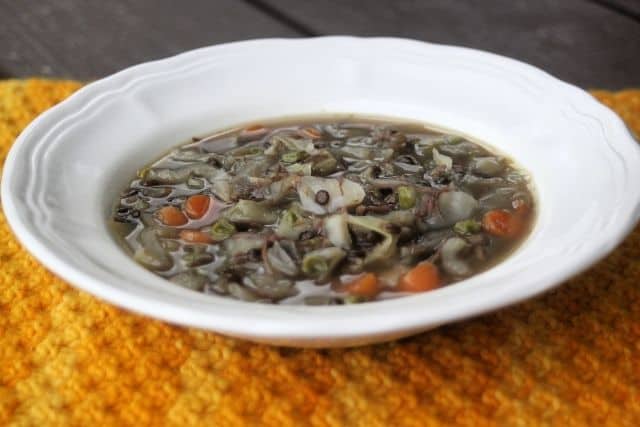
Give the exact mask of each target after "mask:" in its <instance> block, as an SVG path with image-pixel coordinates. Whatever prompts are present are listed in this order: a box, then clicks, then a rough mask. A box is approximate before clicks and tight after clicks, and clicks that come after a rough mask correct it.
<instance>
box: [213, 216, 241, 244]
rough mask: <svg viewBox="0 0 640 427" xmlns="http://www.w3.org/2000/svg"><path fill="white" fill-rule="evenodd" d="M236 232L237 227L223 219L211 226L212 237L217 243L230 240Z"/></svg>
mask: <svg viewBox="0 0 640 427" xmlns="http://www.w3.org/2000/svg"><path fill="white" fill-rule="evenodd" d="M235 232H236V227H235V226H234V225H233V224H231V223H230V222H229V221H227V220H226V219H224V218H223V219H221V220H219V221H217V222H216V223H215V224H213V225H212V226H211V231H210V234H211V237H212V238H213V240H215V241H221V240H225V239H228V238H229V237H231V236H232V235H233V234H235Z"/></svg>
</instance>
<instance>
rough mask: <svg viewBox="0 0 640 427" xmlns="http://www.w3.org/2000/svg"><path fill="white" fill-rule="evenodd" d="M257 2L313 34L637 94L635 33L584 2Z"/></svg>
mask: <svg viewBox="0 0 640 427" xmlns="http://www.w3.org/2000/svg"><path fill="white" fill-rule="evenodd" d="M263 1H265V2H266V3H268V4H269V5H270V6H271V7H273V8H275V9H277V10H279V11H281V12H282V13H286V14H288V16H290V17H291V18H292V19H294V20H297V21H300V22H301V23H302V24H303V25H305V26H306V27H308V28H309V29H310V30H311V31H314V32H317V33H319V34H356V35H366V36H373V35H379V36H400V37H411V38H416V39H419V40H426V41H431V42H437V43H445V44H456V45H462V46H468V47H473V48H478V49H485V50H488V51H491V52H495V53H499V54H503V55H507V56H511V57H514V58H517V59H520V60H523V61H525V62H529V63H531V64H533V65H536V66H538V67H541V68H543V69H545V70H547V71H549V72H550V73H552V74H554V75H556V76H557V77H559V78H561V79H564V80H567V81H569V82H572V83H574V84H577V85H580V86H582V87H602V88H612V89H613V88H622V87H628V86H640V25H639V24H638V22H636V21H635V20H633V19H631V18H629V17H626V16H624V15H622V14H619V13H616V12H615V11H612V10H610V9H608V8H606V7H603V6H601V5H598V4H595V3H592V2H590V1H586V0H562V1H557V0H537V1H530V0H491V1H483V0H457V1H449V0H431V1H428V2H427V1H419V0H396V1H394V2H377V3H374V2H371V1H367V0H349V1H341V0H324V1H314V2H307V1H298V0H263ZM630 1H632V2H637V3H640V0H630Z"/></svg>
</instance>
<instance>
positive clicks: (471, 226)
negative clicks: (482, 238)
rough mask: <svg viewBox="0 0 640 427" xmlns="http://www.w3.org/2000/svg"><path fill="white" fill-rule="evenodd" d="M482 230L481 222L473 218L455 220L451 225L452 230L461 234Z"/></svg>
mask: <svg viewBox="0 0 640 427" xmlns="http://www.w3.org/2000/svg"><path fill="white" fill-rule="evenodd" d="M480 230H482V224H480V223H479V222H478V221H476V220H475V219H466V220H464V221H458V222H456V225H454V226H453V231H455V232H456V233H458V234H462V235H470V234H475V233H478V232H480Z"/></svg>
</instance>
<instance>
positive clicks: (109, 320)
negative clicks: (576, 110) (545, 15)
mask: <svg viewBox="0 0 640 427" xmlns="http://www.w3.org/2000/svg"><path fill="white" fill-rule="evenodd" d="M78 87H79V84H78V83H74V82H55V81H43V80H26V81H6V82H2V83H0V162H3V161H4V158H5V157H6V153H7V150H8V148H9V146H10V145H11V144H12V142H13V140H14V139H15V137H16V136H17V135H18V133H19V132H20V130H21V129H22V128H23V127H24V126H25V125H27V123H28V122H29V121H30V120H32V119H33V118H34V117H35V116H36V115H37V114H39V113H40V112H42V111H43V110H45V109H47V108H48V107H50V106H52V105H54V104H55V103H57V102H59V101H61V100H62V99H63V98H64V97H66V96H67V95H69V94H70V93H71V92H73V91H74V90H75V89H77V88H78ZM595 95H596V96H597V97H598V98H599V99H600V100H601V101H603V102H604V103H606V104H607V105H609V106H611V107H612V108H613V109H615V110H616V111H617V112H618V113H619V114H620V115H621V116H622V117H623V118H624V119H625V120H626V121H627V123H628V124H629V126H630V127H631V128H632V129H634V130H635V132H636V133H640V91H625V92H619V93H608V92H595ZM638 184H639V185H640V183H638ZM347 326H348V325H347ZM5 424H13V425H33V426H47V425H61V426H75V425H77V426H107V425H114V426H123V425H135V426H142V425H177V426H191V425H209V426H236V425H238V426H241V425H272V426H288V425H295V426H297V425H301V426H304V425H313V426H342V425H347V426H350V425H354V426H367V427H369V426H423V425H425V426H430V425H469V426H483V425H508V426H528V425H559V426H572V425H580V426H582V425H591V426H601V425H612V426H614V425H615V426H618V425H629V426H633V425H635V426H637V425H640V228H636V230H635V231H634V232H633V234H632V235H631V236H629V237H628V238H627V239H626V241H625V242H624V243H623V244H622V245H621V246H620V247H619V248H618V249H617V250H616V251H615V252H614V253H613V254H612V255H610V256H609V257H608V258H607V259H606V260H605V261H603V262H601V263H599V264H598V265H596V266H595V267H593V268H591V269H590V270H589V271H588V272H586V273H585V274H582V275H581V276H579V277H577V278H575V279H573V280H571V281H569V282H568V283H567V284H565V285H563V286H562V287H561V288H559V289H557V290H555V291H553V292H551V293H549V294H547V295H544V296H542V297H539V298H537V299H534V300H532V301H529V302H526V303H524V304H520V305H517V306H514V307H510V308H508V309H505V310H502V311H499V312H497V313H493V314H490V315H486V316H483V317H479V318H477V319H473V320H469V321H465V322H461V323H457V324H454V325H448V326H444V327H441V328H439V329H437V330H435V331H431V332H428V333H424V334H422V335H418V336H415V337H412V338H408V339H404V340H401V341H399V342H392V343H387V344H381V345H375V346H368V347H362V348H354V349H340V350H298V349H285V348H275V347H269V346H265V345H257V344H252V343H248V342H245V341H241V340H235V339H231V338H227V337H223V336H220V335H217V334H213V333H208V332H202V331H198V330H192V329H184V328H180V327H175V326H170V325H167V324H165V323H162V322H159V321H155V320H151V319H147V318H144V317H141V316H137V315H133V314H130V313H127V312H124V311H122V310H120V309H117V308H115V307H113V306H111V305H108V304H105V303H102V302H100V301H98V300H97V299H95V298H93V297H92V296H90V295H88V294H86V293H84V292H80V291H77V290H75V289H74V288H72V287H70V286H68V285H67V284H65V283H64V282H63V281H61V280H59V279H57V278H56V277H54V276H53V275H51V274H50V273H48V272H47V271H46V270H45V269H44V268H43V267H41V266H40V265H39V264H38V262H36V261H35V260H34V259H33V258H32V257H31V256H30V255H28V254H27V253H26V252H25V251H24V250H22V249H21V248H20V246H19V245H18V243H17V242H16V240H15V239H14V238H13V236H12V235H11V233H10V231H9V229H8V227H7V225H6V222H5V219H4V216H3V215H2V213H0V425H5Z"/></svg>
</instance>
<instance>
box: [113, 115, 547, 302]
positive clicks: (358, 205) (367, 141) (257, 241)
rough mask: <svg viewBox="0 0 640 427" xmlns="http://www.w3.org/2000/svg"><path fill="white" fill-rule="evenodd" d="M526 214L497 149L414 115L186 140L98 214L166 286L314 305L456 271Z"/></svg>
mask: <svg viewBox="0 0 640 427" xmlns="http://www.w3.org/2000/svg"><path fill="white" fill-rule="evenodd" d="M534 217H535V200H534V197H533V194H532V192H531V190H530V178H529V177H528V175H527V174H526V173H525V172H523V171H522V170H521V169H520V168H518V167H517V166H516V164H515V163H514V162H513V161H512V160H510V159H509V158H507V157H505V156H502V155H500V154H498V153H495V152H492V151H491V150H490V149H488V148H486V147H485V146H483V145H480V144H478V143H476V142H473V141H470V140H469V139H467V138H465V137H461V136H458V135H453V134H447V133H443V132H440V131H437V130H434V129H430V128H428V127H426V126H425V125H424V124H420V123H407V122H400V121H398V122H392V121H387V120H385V121H381V120H371V119H358V118H353V117H348V118H346V117H345V118H342V119H336V118H334V119H332V120H327V119H317V120H311V119H305V120H298V121H295V120H289V121H286V122H285V121H278V122H275V121H274V122H268V123H263V124H253V125H250V126H247V127H245V128H235V129H230V130H228V131H224V132H219V133H216V134H214V135H212V136H210V137H206V138H193V141H190V142H188V143H186V144H184V145H182V146H180V147H179V148H177V149H174V150H172V151H171V152H170V153H168V154H167V155H165V156H163V157H162V158H161V159H159V160H157V161H156V162H154V163H152V164H150V165H148V166H146V167H144V168H142V169H141V170H140V171H139V172H138V174H137V176H136V177H135V178H134V179H132V181H131V182H130V183H129V185H128V186H127V188H126V189H125V190H124V191H123V192H122V194H121V196H120V197H119V199H118V200H117V201H116V205H115V207H114V211H113V215H112V221H111V222H112V224H111V225H112V229H113V231H114V233H115V235H116V236H117V238H118V240H119V241H121V242H122V244H123V246H124V247H125V248H126V250H128V251H129V252H130V253H131V254H132V256H133V258H134V259H135V260H136V261H137V262H138V263H140V264H141V265H142V266H144V267H145V268H147V269H149V270H151V271H153V272H154V273H156V274H158V275H160V276H162V277H164V278H166V279H168V280H170V281H171V282H173V283H175V284H176V285H178V286H183V287H186V288H189V289H192V290H194V291H200V292H204V293H207V294H215V295H222V296H228V297H231V298H236V299H240V300H244V301H257V302H267V303H283V304H311V305H325V304H345V303H347V304H349V303H360V302H367V301H375V300H380V299H385V298H392V297H397V296H403V295H411V294H414V293H419V292H425V291H430V290H433V289H437V288H439V287H442V286H447V285H450V284H452V283H455V282H457V281H460V280H463V279H465V278H468V277H470V276H472V275H474V274H477V273H479V272H481V271H484V270H486V269H487V268H490V267H491V266H493V265H495V264H496V263H497V262H499V261H501V260H502V259H504V257H505V256H507V255H508V254H509V253H511V252H512V251H513V250H514V249H515V248H517V246H518V245H519V244H520V243H522V241H523V240H524V239H525V238H526V236H527V234H528V232H529V230H530V228H531V225H532V223H533V219H534Z"/></svg>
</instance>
